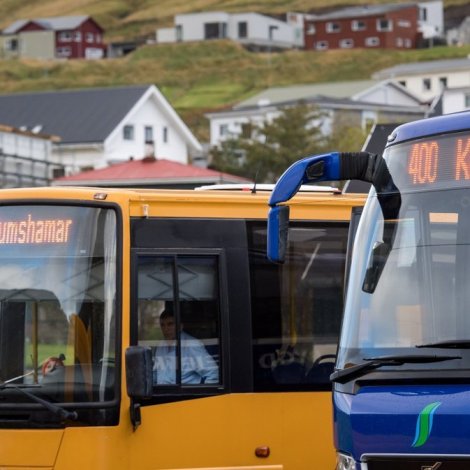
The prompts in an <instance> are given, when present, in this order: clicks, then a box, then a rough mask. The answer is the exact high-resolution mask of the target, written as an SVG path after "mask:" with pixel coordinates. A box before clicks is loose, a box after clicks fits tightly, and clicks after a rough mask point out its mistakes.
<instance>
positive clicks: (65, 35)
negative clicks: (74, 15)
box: [59, 31, 73, 42]
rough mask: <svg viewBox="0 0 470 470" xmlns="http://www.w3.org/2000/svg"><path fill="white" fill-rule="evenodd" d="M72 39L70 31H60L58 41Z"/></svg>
mask: <svg viewBox="0 0 470 470" xmlns="http://www.w3.org/2000/svg"><path fill="white" fill-rule="evenodd" d="M72 39H73V35H72V32H71V31H62V32H61V33H59V41H61V42H70V41H72Z"/></svg>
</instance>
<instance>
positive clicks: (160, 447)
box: [0, 187, 365, 470]
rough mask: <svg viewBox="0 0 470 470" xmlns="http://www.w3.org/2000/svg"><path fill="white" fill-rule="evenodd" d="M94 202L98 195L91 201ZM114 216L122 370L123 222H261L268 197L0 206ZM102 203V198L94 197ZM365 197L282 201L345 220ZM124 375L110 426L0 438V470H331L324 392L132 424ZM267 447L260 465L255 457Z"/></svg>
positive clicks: (115, 194)
mask: <svg viewBox="0 0 470 470" xmlns="http://www.w3.org/2000/svg"><path fill="white" fill-rule="evenodd" d="M97 195H100V196H97ZM103 195H105V196H106V197H105V199H104V202H106V203H109V202H111V203H115V204H117V205H119V206H120V208H121V211H122V217H123V227H122V230H123V233H122V235H123V239H122V240H123V243H122V248H123V255H122V267H123V270H122V272H123V274H122V285H123V286H124V288H123V292H122V328H121V329H122V357H121V359H122V364H124V353H125V349H126V348H127V347H128V345H129V344H130V339H129V324H130V292H129V288H126V286H129V283H130V217H176V218H178V217H179V218H183V217H184V218H186V217H187V218H241V219H259V220H262V219H265V218H266V216H267V213H268V210H269V208H268V205H267V203H268V199H269V196H270V193H269V192H258V193H255V194H252V193H251V192H249V191H247V192H246V191H240V192H227V191H189V190H186V191H184V190H181V191H178V190H125V189H108V188H106V189H104V188H79V189H77V188H58V187H57V188H30V189H24V188H23V189H12V190H5V191H2V192H1V200H2V201H4V202H5V201H8V200H14V201H24V202H25V203H27V202H28V201H29V200H32V199H34V200H35V201H37V200H38V199H39V200H44V201H47V200H50V201H53V200H57V201H67V200H71V199H72V200H75V201H78V200H79V201H82V202H90V201H95V202H96V201H99V200H100V199H99V198H102V197H103ZM101 200H102V199H101ZM364 202H365V195H342V194H335V195H333V194H324V193H320V194H319V193H313V194H311V193H308V194H299V195H297V196H295V197H294V198H293V199H292V200H291V201H290V202H289V206H290V208H291V212H290V218H291V220H317V221H349V220H350V215H351V209H352V208H353V207H356V206H362V205H363V204H364ZM129 408H130V400H129V398H128V396H127V394H126V382H125V373H124V370H123V371H122V373H121V405H120V422H119V425H117V426H111V427H99V426H97V427H85V428H84V427H68V428H66V429H63V430H62V429H61V430H16V429H15V430H11V429H2V430H0V469H2V470H3V469H5V470H9V469H12V470H13V469H16V470H18V469H23V470H28V469H33V468H34V469H38V468H39V469H42V470H48V469H54V470H74V469H77V470H85V469H87V470H88V469H100V470H105V469H110V470H111V469H112V470H127V469H138V470H183V469H184V470H193V469H194V470H196V469H198V470H216V469H217V470H235V469H236V470H312V469H318V470H323V469H325V470H332V469H333V468H334V465H335V454H334V448H333V434H332V433H333V431H332V429H333V427H332V403H331V393H330V392H288V393H284V392H273V393H264V392H263V393H240V394H230V393H229V394H222V395H219V396H214V397H210V398H199V399H197V398H196V399H191V400H184V401H179V402H174V403H167V404H159V405H153V406H144V407H142V409H141V412H142V424H141V425H140V426H139V427H138V428H137V429H136V430H133V429H132V426H131V423H130V418H129ZM262 446H267V447H269V449H270V455H269V456H268V457H267V458H259V457H256V456H255V450H256V448H257V447H262Z"/></svg>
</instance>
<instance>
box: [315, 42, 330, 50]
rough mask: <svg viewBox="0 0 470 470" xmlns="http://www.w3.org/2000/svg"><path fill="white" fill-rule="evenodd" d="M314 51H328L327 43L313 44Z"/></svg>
mask: <svg viewBox="0 0 470 470" xmlns="http://www.w3.org/2000/svg"><path fill="white" fill-rule="evenodd" d="M315 49H316V50H317V51H324V50H326V49H328V41H317V42H316V43H315Z"/></svg>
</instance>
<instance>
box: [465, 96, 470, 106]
mask: <svg viewBox="0 0 470 470" xmlns="http://www.w3.org/2000/svg"><path fill="white" fill-rule="evenodd" d="M465 108H470V93H467V94H466V95H465Z"/></svg>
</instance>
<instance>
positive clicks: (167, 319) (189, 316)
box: [137, 253, 222, 393]
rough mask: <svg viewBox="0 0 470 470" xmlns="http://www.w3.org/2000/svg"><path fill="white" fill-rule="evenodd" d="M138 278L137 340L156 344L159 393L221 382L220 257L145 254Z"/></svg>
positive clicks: (155, 379) (155, 376)
mask: <svg viewBox="0 0 470 470" xmlns="http://www.w3.org/2000/svg"><path fill="white" fill-rule="evenodd" d="M137 279H138V283H137V312H138V325H139V326H138V329H137V331H138V342H139V344H140V343H141V344H145V345H150V347H151V348H152V354H153V385H154V387H156V393H158V392H160V391H161V392H162V393H165V392H164V390H165V388H168V387H171V388H170V390H171V391H172V393H175V388H176V390H178V389H183V388H185V387H188V386H189V387H191V386H192V387H194V386H195V385H196V386H198V387H202V386H205V387H217V385H218V384H220V383H221V382H222V374H221V373H220V371H219V368H220V365H221V364H222V361H221V352H222V350H221V347H220V346H221V337H220V336H221V328H220V317H221V310H222V307H221V298H222V296H221V293H220V283H219V259H218V256H217V255H207V254H201V255H197V254H196V255H183V254H177V253H174V254H173V253H168V254H165V255H163V254H141V255H139V257H138V259H137ZM176 393H178V392H177V391H176Z"/></svg>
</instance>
